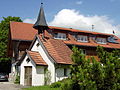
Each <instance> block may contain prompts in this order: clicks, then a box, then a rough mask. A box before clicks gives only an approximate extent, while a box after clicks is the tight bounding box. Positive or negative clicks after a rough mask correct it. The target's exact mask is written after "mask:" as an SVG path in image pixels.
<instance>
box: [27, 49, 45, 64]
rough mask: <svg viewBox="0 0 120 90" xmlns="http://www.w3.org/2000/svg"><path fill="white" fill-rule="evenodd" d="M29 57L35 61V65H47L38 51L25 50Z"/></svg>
mask: <svg viewBox="0 0 120 90" xmlns="http://www.w3.org/2000/svg"><path fill="white" fill-rule="evenodd" d="M26 52H27V53H28V54H29V56H30V57H31V59H32V60H33V61H34V62H35V64H36V65H45V66H46V65H47V63H46V62H45V61H44V60H43V58H42V57H41V55H40V54H39V52H36V51H26Z"/></svg>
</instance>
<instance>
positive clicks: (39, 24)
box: [33, 3, 48, 34]
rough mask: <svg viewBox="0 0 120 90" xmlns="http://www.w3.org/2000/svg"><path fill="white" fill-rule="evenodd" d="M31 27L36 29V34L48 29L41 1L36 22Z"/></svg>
mask: <svg viewBox="0 0 120 90" xmlns="http://www.w3.org/2000/svg"><path fill="white" fill-rule="evenodd" d="M33 28H35V29H37V30H38V34H41V33H44V30H46V29H48V25H47V22H46V19H45V14H44V9H43V3H41V7H40V11H39V15H38V18H37V21H36V23H35V24H34V25H33Z"/></svg>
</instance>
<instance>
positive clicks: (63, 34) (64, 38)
mask: <svg viewBox="0 0 120 90" xmlns="http://www.w3.org/2000/svg"><path fill="white" fill-rule="evenodd" d="M66 38H67V37H66V34H65V33H54V39H62V40H66Z"/></svg>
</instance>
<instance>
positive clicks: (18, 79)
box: [14, 75, 20, 84]
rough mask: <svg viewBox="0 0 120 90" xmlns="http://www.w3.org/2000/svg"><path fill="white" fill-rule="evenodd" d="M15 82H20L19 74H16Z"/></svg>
mask: <svg viewBox="0 0 120 90" xmlns="http://www.w3.org/2000/svg"><path fill="white" fill-rule="evenodd" d="M14 83H15V84H20V76H18V75H16V79H15V82H14Z"/></svg>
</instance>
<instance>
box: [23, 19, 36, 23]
mask: <svg viewBox="0 0 120 90" xmlns="http://www.w3.org/2000/svg"><path fill="white" fill-rule="evenodd" d="M23 22H25V23H32V24H34V23H35V22H36V19H29V18H27V19H25V20H23Z"/></svg>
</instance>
